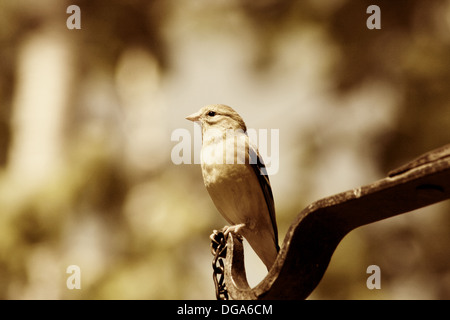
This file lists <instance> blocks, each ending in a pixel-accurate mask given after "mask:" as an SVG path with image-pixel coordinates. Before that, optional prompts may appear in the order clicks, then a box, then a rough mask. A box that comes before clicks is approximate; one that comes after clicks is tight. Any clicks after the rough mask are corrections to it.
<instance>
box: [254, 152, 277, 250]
mask: <svg viewBox="0 0 450 320" xmlns="http://www.w3.org/2000/svg"><path fill="white" fill-rule="evenodd" d="M249 155H250V159H249V160H250V166H251V167H252V169H253V171H254V172H255V174H256V176H257V178H258V181H259V185H260V186H261V190H262V191H263V194H264V199H265V200H266V204H267V208H268V209H269V213H270V220H271V222H272V227H273V231H274V234H275V245H276V248H277V252H278V251H279V250H280V247H279V245H278V228H277V220H276V217H275V205H274V201H273V194H272V187H271V186H270V181H269V176H268V175H267V170H266V165H265V164H264V161H263V159H262V157H261V155H260V154H259V152H258V151H257V150H256V149H255V148H252V146H251V145H250V146H249Z"/></svg>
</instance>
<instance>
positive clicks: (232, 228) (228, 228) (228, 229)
mask: <svg viewBox="0 0 450 320" xmlns="http://www.w3.org/2000/svg"><path fill="white" fill-rule="evenodd" d="M244 227H245V224H244V223H241V224H236V225H234V226H225V227H224V228H223V229H222V232H223V234H224V235H225V238H227V237H228V234H229V233H230V232H232V233H234V234H235V235H238V236H241V235H240V234H239V231H240V230H241V229H242V228H244Z"/></svg>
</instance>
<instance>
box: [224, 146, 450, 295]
mask: <svg viewBox="0 0 450 320" xmlns="http://www.w3.org/2000/svg"><path fill="white" fill-rule="evenodd" d="M449 198H450V144H449V145H446V146H444V147H441V148H439V149H436V150H433V151H431V152H428V153H426V154H424V155H423V156H421V157H419V158H417V159H415V160H413V161H411V162H409V163H407V164H406V165H404V166H402V167H400V168H399V169H396V170H393V171H391V172H390V173H389V176H388V177H386V178H384V179H381V180H378V181H376V182H374V183H372V184H370V185H367V186H363V187H360V188H356V189H353V190H350V191H347V192H343V193H339V194H336V195H334V196H331V197H328V198H324V199H322V200H319V201H316V202H314V203H312V204H311V205H309V206H308V207H307V208H305V209H304V210H303V211H302V212H300V214H299V215H298V216H297V218H296V219H295V221H294V222H293V223H292V225H291V227H290V228H289V230H288V232H287V234H286V237H285V239H284V242H283V245H282V247H281V250H280V252H279V254H278V257H277V259H276V261H275V263H274V265H273V266H272V268H271V269H270V271H269V273H268V274H267V276H266V277H265V278H264V279H263V280H262V281H261V282H260V283H259V284H258V285H257V286H256V287H254V288H250V287H249V285H248V282H247V278H246V275H245V267H244V252H243V247H242V242H241V240H240V239H238V237H236V236H235V235H233V234H231V233H230V235H229V237H228V239H227V255H226V263H225V285H226V288H227V290H228V293H229V295H230V296H231V297H232V298H233V299H306V298H307V297H308V296H309V295H310V293H311V292H312V291H313V290H314V289H315V288H316V286H317V285H318V284H319V282H320V280H321V279H322V277H323V275H324V273H325V271H326V269H327V267H328V264H329V262H330V259H331V256H332V255H333V252H334V250H335V249H336V247H337V245H338V244H339V242H340V241H341V240H342V238H343V237H344V236H345V235H346V234H347V233H349V232H350V231H352V230H353V229H355V228H357V227H360V226H363V225H366V224H368V223H372V222H375V221H379V220H382V219H386V218H389V217H392V216H395V215H398V214H401V213H405V212H408V211H411V210H414V209H418V208H421V207H424V206H428V205H431V204H433V203H436V202H439V201H443V200H446V199H449Z"/></svg>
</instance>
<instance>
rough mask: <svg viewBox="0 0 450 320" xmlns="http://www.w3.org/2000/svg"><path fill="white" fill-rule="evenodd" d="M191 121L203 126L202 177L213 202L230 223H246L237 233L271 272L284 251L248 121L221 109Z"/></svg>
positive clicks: (215, 107)
mask: <svg viewBox="0 0 450 320" xmlns="http://www.w3.org/2000/svg"><path fill="white" fill-rule="evenodd" d="M186 119H188V120H191V121H200V123H201V124H202V139H203V146H202V173H203V181H204V183H205V186H206V189H207V190H208V193H209V194H210V196H211V199H212V200H213V202H214V204H215V206H216V208H217V209H218V210H219V212H220V213H221V214H222V216H223V217H224V218H225V219H226V220H227V221H228V222H229V223H230V224H232V225H240V224H243V226H240V227H239V228H235V229H237V230H238V233H239V234H241V235H242V236H244V237H245V238H246V239H247V241H248V242H249V244H250V246H251V247H252V248H253V250H254V251H255V252H256V254H257V255H258V256H259V257H260V258H261V260H262V261H263V262H264V264H265V265H266V267H267V269H269V268H270V267H271V266H272V264H273V262H274V261H275V258H276V256H277V254H278V250H279V247H278V232H277V224H276V219H275V207H274V201H273V195H272V189H271V187H270V182H269V178H268V176H267V175H266V174H262V173H265V166H264V163H263V161H262V159H261V157H260V155H259V153H258V151H257V149H256V148H255V147H254V146H252V145H251V144H250V142H249V139H248V136H247V134H246V131H247V128H246V126H245V123H244V121H243V120H242V118H241V117H240V116H239V114H238V113H237V112H236V111H234V110H233V109H232V108H230V107H228V106H225V105H220V104H218V105H210V106H206V107H203V108H202V109H200V111H198V112H197V113H194V114H192V115H190V116H189V117H187V118H186ZM224 150H226V152H224ZM227 156H228V157H227Z"/></svg>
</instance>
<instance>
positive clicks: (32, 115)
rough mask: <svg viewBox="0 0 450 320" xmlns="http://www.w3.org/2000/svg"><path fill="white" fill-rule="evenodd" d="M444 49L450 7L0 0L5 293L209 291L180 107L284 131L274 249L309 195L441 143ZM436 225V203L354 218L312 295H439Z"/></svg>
mask: <svg viewBox="0 0 450 320" xmlns="http://www.w3.org/2000/svg"><path fill="white" fill-rule="evenodd" d="M71 4H76V5H78V6H79V7H80V8H81V30H68V29H67V27H66V20H67V18H68V17H69V14H67V13H66V9H67V7H68V6H69V5H71ZM372 4H376V5H378V6H379V7H380V8H381V30H368V29H367V27H366V20H367V18H368V17H369V15H368V14H367V13H366V9H367V7H368V6H369V5H372ZM449 57H450V1H448V0H433V1H419V0H407V1H406V0H403V1H400V0H399V1H387V0H385V1H350V0H320V1H316V0H310V1H294V0H280V1H276V0H264V1H251V0H231V1H230V0H213V1H207V0H184V1H176V0H153V1H146V0H145V1H144V0H133V1H119V0H114V1H111V0H108V1H106V0H95V1H87V0H86V1H60V0H41V1H39V2H33V1H29V0H28V1H27V0H19V1H13V0H1V1H0V299H214V298H215V294H214V285H213V282H212V277H211V272H212V269H211V259H212V256H211V254H210V251H209V244H210V242H209V234H210V233H211V232H212V230H213V229H218V228H221V227H222V226H223V225H224V224H225V221H224V220H223V219H222V218H221V217H220V215H219V214H218V213H217V211H216V209H215V208H214V206H213V204H212V201H211V200H210V198H209V196H208V194H207V192H206V190H205V188H204V186H203V182H202V177H201V170H200V167H199V165H196V164H181V165H175V164H174V163H173V162H172V161H171V157H170V155H171V150H172V148H173V147H174V146H175V145H176V143H177V142H174V141H171V133H172V132H173V131H174V130H175V129H178V128H185V129H188V130H190V131H191V132H193V131H194V125H193V124H192V123H190V122H189V121H187V120H185V119H184V118H185V116H187V115H189V114H191V113H193V112H195V111H197V110H198V109H199V108H200V107H202V106H204V105H206V104H212V103H224V104H228V105H230V106H232V107H233V108H235V109H236V111H237V112H238V113H240V115H241V116H242V117H243V118H244V120H245V121H246V124H247V126H248V127H249V128H255V129H258V128H264V129H279V137H280V141H279V148H280V159H279V163H280V168H279V170H278V172H277V173H276V174H274V175H272V176H270V179H271V183H272V189H273V194H274V198H275V206H276V210H277V219H278V227H279V233H280V242H282V239H283V238H284V235H285V233H286V230H287V229H288V227H289V225H290V224H291V222H292V221H293V220H294V219H295V217H296V215H297V214H298V213H299V212H300V211H301V210H302V209H303V208H305V207H306V206H307V205H309V204H310V203H311V202H313V201H316V200H318V199H320V198H322V197H326V196H329V195H332V194H335V193H339V192H342V191H346V190H349V189H352V188H354V187H358V186H361V185H365V184H369V183H371V182H373V181H375V180H377V179H381V178H383V177H385V175H386V173H387V172H388V171H389V170H390V169H393V168H395V167H396V166H399V165H401V164H402V163H404V162H406V161H409V160H410V159H411V158H414V157H416V156H417V155H419V154H421V153H423V152H426V151H428V150H431V149H434V148H436V147H439V146H442V145H444V144H447V143H449V142H450V90H449V89H450V88H449V86H450V62H449ZM269 150H270V149H269ZM193 156H194V155H193ZM449 231H450V203H449V202H448V201H447V202H443V203H440V204H437V205H433V206H430V207H427V208H424V209H421V210H417V211H415V212H413V213H408V214H405V215H402V216H398V217H395V218H391V219H388V220H385V221H381V222H377V223H375V224H372V225H368V226H365V227H362V228H359V229H357V230H355V231H354V232H352V233H350V234H349V235H348V236H347V237H346V238H345V239H344V240H343V241H342V243H341V244H340V246H339V247H338V249H337V251H336V252H335V255H334V256H333V258H332V261H331V263H330V266H329V268H328V270H327V272H326V274H325V276H324V278H323V280H322V282H321V283H320V285H319V287H318V288H317V289H316V290H315V291H314V292H313V294H312V295H311V297H310V298H311V299H450V249H449V248H450V246H449V244H450V232H449ZM280 244H281V243H280ZM246 258H247V261H246V264H247V273H248V278H249V281H250V283H251V284H252V285H255V284H257V283H258V281H260V280H261V279H262V278H263V277H264V272H265V271H264V269H265V268H264V266H263V265H262V263H261V262H260V261H258V259H257V258H256V257H255V256H254V255H252V253H251V252H250V250H249V249H248V247H247V250H246ZM374 264H375V265H378V266H379V267H380V270H381V289H380V290H369V289H368V288H367V287H366V279H367V277H368V276H369V275H368V274H366V268H367V267H368V266H369V265H374ZM69 265H77V266H79V267H80V270H81V289H79V290H77V289H74V290H69V289H68V288H67V286H66V280H67V278H68V277H69V276H70V274H67V273H66V268H67V267H68V266H69Z"/></svg>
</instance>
